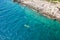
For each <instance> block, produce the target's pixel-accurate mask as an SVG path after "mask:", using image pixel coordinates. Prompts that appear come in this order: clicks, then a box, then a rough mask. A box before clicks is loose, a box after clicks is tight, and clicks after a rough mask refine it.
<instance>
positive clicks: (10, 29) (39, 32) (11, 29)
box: [0, 1, 60, 40]
mask: <svg viewBox="0 0 60 40" xmlns="http://www.w3.org/2000/svg"><path fill="white" fill-rule="evenodd" d="M26 25H27V26H26ZM0 40H60V22H58V21H57V20H52V19H49V18H47V17H45V16H43V15H41V13H38V12H36V11H33V10H32V9H30V8H28V7H24V6H22V5H19V4H17V3H13V2H11V1H4V2H1V3H0Z"/></svg>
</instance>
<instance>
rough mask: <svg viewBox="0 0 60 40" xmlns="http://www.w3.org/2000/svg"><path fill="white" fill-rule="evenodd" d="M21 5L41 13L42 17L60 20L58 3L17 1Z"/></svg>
mask: <svg viewBox="0 0 60 40" xmlns="http://www.w3.org/2000/svg"><path fill="white" fill-rule="evenodd" d="M17 2H19V3H22V4H23V5H26V6H28V7H30V8H32V9H34V10H37V11H38V12H41V13H42V14H43V15H44V16H46V17H49V18H52V19H57V20H60V3H59V2H57V3H51V2H48V1H46V0H18V1H17Z"/></svg>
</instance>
